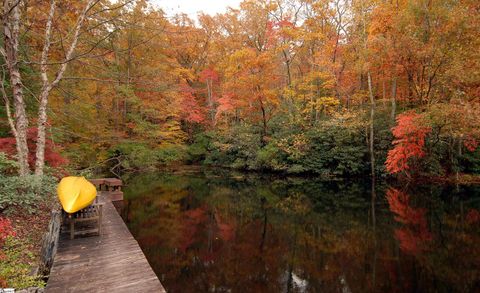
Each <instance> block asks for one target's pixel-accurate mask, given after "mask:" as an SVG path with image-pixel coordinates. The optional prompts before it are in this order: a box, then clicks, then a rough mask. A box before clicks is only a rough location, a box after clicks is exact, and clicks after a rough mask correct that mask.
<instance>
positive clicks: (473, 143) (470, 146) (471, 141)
mask: <svg viewBox="0 0 480 293" xmlns="http://www.w3.org/2000/svg"><path fill="white" fill-rule="evenodd" d="M463 145H464V146H465V147H466V148H467V150H469V151H471V152H474V151H475V150H476V149H477V147H478V141H477V140H476V139H475V138H473V137H471V136H467V138H466V139H465V140H464V141H463Z"/></svg>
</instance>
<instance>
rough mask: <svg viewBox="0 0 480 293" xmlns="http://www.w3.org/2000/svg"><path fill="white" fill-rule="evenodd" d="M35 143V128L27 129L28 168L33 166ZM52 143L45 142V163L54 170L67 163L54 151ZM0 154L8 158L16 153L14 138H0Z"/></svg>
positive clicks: (47, 140) (49, 141)
mask: <svg viewBox="0 0 480 293" xmlns="http://www.w3.org/2000/svg"><path fill="white" fill-rule="evenodd" d="M36 143H37V128H34V127H32V128H29V129H28V130H27V144H28V150H29V153H28V164H29V165H30V167H33V166H34V165H35V150H36ZM54 149H55V146H54V144H53V141H51V140H50V139H46V140H45V162H46V163H47V164H48V165H49V166H51V167H54V168H58V167H61V166H64V165H65V164H67V163H68V161H67V160H66V159H65V158H63V157H62V156H61V155H60V154H59V153H58V152H56V151H55V150H54ZM0 152H4V153H6V154H7V155H8V156H10V157H13V156H14V155H15V154H16V153H17V149H16V142H15V138H13V137H4V138H0Z"/></svg>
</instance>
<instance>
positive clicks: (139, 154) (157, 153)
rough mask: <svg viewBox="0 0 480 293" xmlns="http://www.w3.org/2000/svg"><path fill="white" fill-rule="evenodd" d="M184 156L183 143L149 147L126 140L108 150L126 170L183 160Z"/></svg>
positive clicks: (148, 167) (153, 166) (151, 167)
mask: <svg viewBox="0 0 480 293" xmlns="http://www.w3.org/2000/svg"><path fill="white" fill-rule="evenodd" d="M185 156H186V149H185V147H184V146H183V145H162V146H157V147H151V146H149V145H148V144H146V143H137V142H130V141H127V142H123V143H120V144H118V145H116V146H115V147H114V148H112V149H111V150H110V157H111V158H116V159H117V161H118V164H119V167H121V168H122V169H126V170H140V169H153V168H155V167H157V166H159V165H165V164H170V163H173V162H179V161H183V160H184V159H185ZM117 161H114V164H116V163H117Z"/></svg>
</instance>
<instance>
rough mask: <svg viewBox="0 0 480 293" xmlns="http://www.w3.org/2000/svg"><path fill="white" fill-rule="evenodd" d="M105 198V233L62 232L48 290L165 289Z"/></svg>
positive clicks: (139, 290)
mask: <svg viewBox="0 0 480 293" xmlns="http://www.w3.org/2000/svg"><path fill="white" fill-rule="evenodd" d="M102 198H104V202H105V204H104V207H103V216H104V217H103V224H102V230H103V231H102V235H101V236H92V237H84V238H76V239H73V240H70V239H68V235H61V237H60V241H59V247H58V250H57V254H56V256H55V260H54V263H53V267H52V269H51V272H50V278H49V280H48V283H47V287H46V290H45V291H46V292H47V293H54V292H165V289H164V288H163V286H162V284H161V283H160V281H159V280H158V278H157V276H156V275H155V273H154V272H153V270H152V268H151V267H150V265H149V264H148V261H147V259H146V258H145V255H144V254H143V252H142V250H141V249H140V246H139V245H138V243H137V241H136V240H135V239H134V238H133V236H132V234H131V233H130V231H128V228H127V226H126V225H125V223H124V222H123V220H122V218H121V217H120V215H119V214H118V213H117V211H116V209H115V207H114V206H113V204H112V202H111V201H110V200H108V199H107V197H103V196H102Z"/></svg>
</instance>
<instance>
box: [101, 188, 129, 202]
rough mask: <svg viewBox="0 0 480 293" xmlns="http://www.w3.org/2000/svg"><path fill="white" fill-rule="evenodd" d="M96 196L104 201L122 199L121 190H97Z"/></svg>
mask: <svg viewBox="0 0 480 293" xmlns="http://www.w3.org/2000/svg"><path fill="white" fill-rule="evenodd" d="M97 196H98V197H99V198H102V197H103V198H104V199H105V201H122V200H123V192H122V191H119V190H115V191H108V192H106V191H98V193H97Z"/></svg>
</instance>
